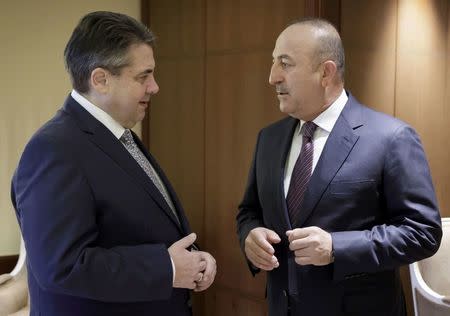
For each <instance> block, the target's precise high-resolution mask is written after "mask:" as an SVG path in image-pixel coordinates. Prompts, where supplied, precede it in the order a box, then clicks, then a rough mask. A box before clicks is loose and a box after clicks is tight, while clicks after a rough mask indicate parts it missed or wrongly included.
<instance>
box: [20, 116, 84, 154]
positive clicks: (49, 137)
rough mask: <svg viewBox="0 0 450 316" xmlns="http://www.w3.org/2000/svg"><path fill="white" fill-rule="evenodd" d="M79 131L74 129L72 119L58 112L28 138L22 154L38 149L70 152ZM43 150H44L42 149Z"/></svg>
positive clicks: (74, 125)
mask: <svg viewBox="0 0 450 316" xmlns="http://www.w3.org/2000/svg"><path fill="white" fill-rule="evenodd" d="M79 133H80V130H79V129H77V128H76V124H75V122H74V121H73V119H72V118H71V117H70V116H69V115H67V114H66V113H65V112H64V111H62V110H59V111H58V112H57V113H56V114H55V116H54V117H53V118H51V119H50V120H49V121H47V122H46V123H45V124H44V125H42V126H41V127H40V128H39V129H38V130H37V131H36V132H35V133H34V134H33V135H32V136H31V138H30V140H29V141H28V143H27V145H26V146H25V149H24V154H25V153H26V152H27V151H29V150H30V149H32V150H33V151H35V150H36V149H39V148H40V147H46V148H47V149H50V148H53V149H54V150H57V149H61V150H63V151H67V150H70V148H71V147H72V145H73V143H74V141H75V140H76V139H77V138H78V137H77V136H79ZM42 150H44V148H42Z"/></svg>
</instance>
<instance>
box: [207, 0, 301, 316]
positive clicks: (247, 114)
mask: <svg viewBox="0 0 450 316" xmlns="http://www.w3.org/2000/svg"><path fill="white" fill-rule="evenodd" d="M303 15H304V3H303V1H287V0H284V1H278V2H273V1H267V0H264V1H257V0H250V1H238V0H231V1H220V0H209V1H207V57H206V60H207V62H206V82H207V84H206V91H205V93H206V133H205V135H206V143H205V144H206V147H205V151H206V161H205V163H206V179H205V181H206V186H205V189H206V192H205V196H206V204H205V205H206V213H205V216H206V219H205V223H206V226H205V229H206V246H207V248H208V249H213V250H214V253H215V254H216V259H217V262H218V267H219V268H218V274H217V277H216V282H215V284H214V286H213V287H212V289H211V290H210V291H208V292H207V293H206V304H207V314H208V315H264V313H265V311H266V303H265V300H264V292H265V274H264V273H262V274H260V275H258V276H257V277H256V278H253V277H252V276H251V274H250V272H249V270H248V268H247V265H246V263H245V260H244V257H243V254H242V252H241V250H240V248H239V245H238V239H237V235H236V221H235V217H236V214H237V206H238V204H239V202H240V200H241V199H242V196H243V192H244V189H245V185H246V181H247V175H248V170H249V166H250V161H251V158H252V154H253V150H254V146H255V144H256V135H257V133H258V131H259V130H260V129H261V128H262V127H264V126H265V125H267V124H269V123H270V122H273V121H275V120H277V119H279V118H281V117H282V115H281V113H280V111H279V108H278V101H277V99H276V96H275V93H274V89H273V88H272V87H271V86H270V85H269V83H268V78H269V72H270V66H271V62H272V50H273V47H274V45H275V40H276V38H277V36H278V34H279V33H280V32H281V31H282V29H283V28H284V27H285V25H286V24H287V23H289V22H291V21H292V20H294V19H296V18H299V17H302V16H303ZM210 223H218V224H217V225H214V224H212V225H211V224H210Z"/></svg>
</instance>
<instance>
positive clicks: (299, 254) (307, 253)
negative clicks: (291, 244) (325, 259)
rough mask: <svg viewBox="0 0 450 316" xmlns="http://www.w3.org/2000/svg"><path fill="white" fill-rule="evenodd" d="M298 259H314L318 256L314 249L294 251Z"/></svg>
mask: <svg viewBox="0 0 450 316" xmlns="http://www.w3.org/2000/svg"><path fill="white" fill-rule="evenodd" d="M294 255H295V256H296V257H313V256H315V255H317V254H316V253H315V251H314V249H313V248H304V249H301V250H296V251H294Z"/></svg>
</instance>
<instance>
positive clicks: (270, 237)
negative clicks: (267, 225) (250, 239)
mask: <svg viewBox="0 0 450 316" xmlns="http://www.w3.org/2000/svg"><path fill="white" fill-rule="evenodd" d="M267 239H268V240H269V242H271V243H273V244H278V243H279V242H280V241H281V238H280V236H278V234H277V233H276V232H274V231H273V230H267Z"/></svg>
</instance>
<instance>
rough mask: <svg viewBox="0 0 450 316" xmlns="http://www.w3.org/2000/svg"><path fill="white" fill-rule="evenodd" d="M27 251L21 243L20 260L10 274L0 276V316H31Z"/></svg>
mask: <svg viewBox="0 0 450 316" xmlns="http://www.w3.org/2000/svg"><path fill="white" fill-rule="evenodd" d="M29 315H30V307H29V299H28V284H27V267H26V251H25V245H24V242H23V240H22V241H21V243H20V253H19V259H18V261H17V264H16V266H15V267H14V269H13V270H12V271H11V272H10V273H6V274H2V275H0V316H29Z"/></svg>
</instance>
